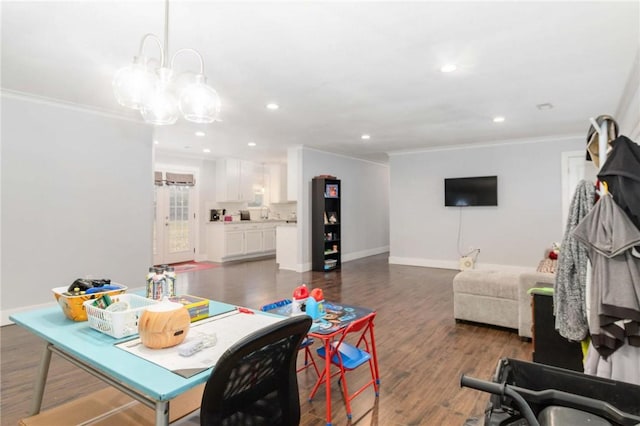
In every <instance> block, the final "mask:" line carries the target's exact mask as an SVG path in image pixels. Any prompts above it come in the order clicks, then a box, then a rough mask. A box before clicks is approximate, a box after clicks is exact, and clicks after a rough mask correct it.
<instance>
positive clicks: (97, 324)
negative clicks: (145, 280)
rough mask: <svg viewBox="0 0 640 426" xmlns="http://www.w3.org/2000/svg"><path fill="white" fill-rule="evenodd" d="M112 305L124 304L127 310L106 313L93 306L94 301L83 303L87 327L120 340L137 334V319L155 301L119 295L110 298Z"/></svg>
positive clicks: (132, 295) (136, 296) (133, 295)
mask: <svg viewBox="0 0 640 426" xmlns="http://www.w3.org/2000/svg"><path fill="white" fill-rule="evenodd" d="M111 299H112V300H113V303H116V302H126V303H127V304H128V305H129V309H127V310H126V311H118V312H116V311H114V312H111V311H108V310H105V309H102V308H98V307H96V306H93V302H94V300H87V301H86V302H84V307H85V309H86V311H87V319H88V321H89V327H91V328H93V329H95V330H98V331H101V332H103V333H104V334H108V335H109V336H111V337H115V338H116V339H120V338H122V337H127V336H131V335H132V334H136V333H138V318H140V315H142V312H143V311H144V309H145V308H146V307H147V306H150V305H155V304H156V303H158V301H157V300H153V299H147V298H146V297H142V296H138V295H135V294H119V295H117V296H112V297H111Z"/></svg>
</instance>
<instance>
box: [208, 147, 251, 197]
mask: <svg viewBox="0 0 640 426" xmlns="http://www.w3.org/2000/svg"><path fill="white" fill-rule="evenodd" d="M255 169H256V166H255V164H253V163H251V162H250V161H243V160H238V159H235V158H224V159H220V160H217V161H216V200H217V201H218V202H220V201H252V200H253V184H254V182H255V179H256V173H255Z"/></svg>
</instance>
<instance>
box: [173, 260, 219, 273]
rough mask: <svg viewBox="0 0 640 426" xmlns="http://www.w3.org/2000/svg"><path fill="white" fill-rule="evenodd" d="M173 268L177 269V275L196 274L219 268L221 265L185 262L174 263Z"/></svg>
mask: <svg viewBox="0 0 640 426" xmlns="http://www.w3.org/2000/svg"><path fill="white" fill-rule="evenodd" d="M171 266H173V267H174V268H175V270H176V274H181V273H184V272H195V271H202V270H205V269H211V268H217V267H218V266H220V265H216V264H215V263H209V262H184V263H174V264H173V265H171Z"/></svg>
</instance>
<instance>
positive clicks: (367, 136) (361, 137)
mask: <svg viewBox="0 0 640 426" xmlns="http://www.w3.org/2000/svg"><path fill="white" fill-rule="evenodd" d="M360 139H364V140H365V141H368V140H369V139H371V135H367V134H364V135H362V136H360Z"/></svg>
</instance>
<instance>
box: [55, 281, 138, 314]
mask: <svg viewBox="0 0 640 426" xmlns="http://www.w3.org/2000/svg"><path fill="white" fill-rule="evenodd" d="M112 287H118V288H116V289H110V290H107V291H103V292H97V293H90V294H87V293H85V294H78V295H76V294H73V293H69V291H68V286H67V287H56V288H54V289H53V295H54V296H55V298H56V301H57V302H58V304H59V305H60V307H61V308H62V312H64V314H65V315H66V317H67V318H69V319H70V320H73V321H86V320H87V311H86V310H85V308H84V305H83V303H84V302H86V301H87V300H93V299H97V298H100V297H102V296H103V295H104V294H108V295H109V296H115V295H117V294H122V293H124V292H125V291H127V286H124V285H122V284H113V285H112Z"/></svg>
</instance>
